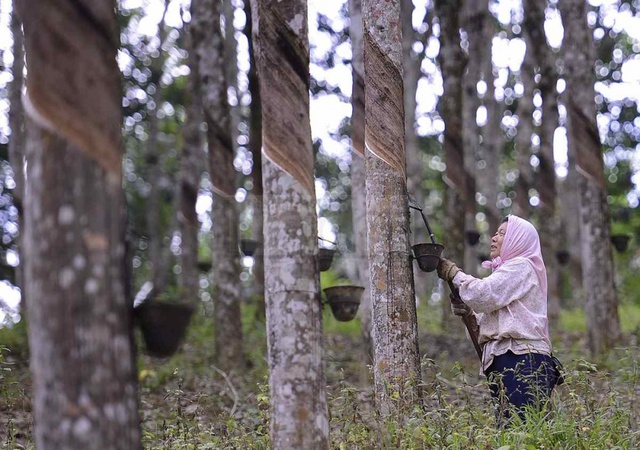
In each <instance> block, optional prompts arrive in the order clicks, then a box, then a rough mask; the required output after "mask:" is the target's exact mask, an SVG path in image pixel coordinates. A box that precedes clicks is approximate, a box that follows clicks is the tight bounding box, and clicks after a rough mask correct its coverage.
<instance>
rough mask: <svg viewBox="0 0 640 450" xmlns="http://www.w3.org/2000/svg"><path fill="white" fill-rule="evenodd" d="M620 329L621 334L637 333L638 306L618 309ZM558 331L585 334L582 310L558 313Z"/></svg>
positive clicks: (568, 310) (628, 305) (584, 318)
mask: <svg viewBox="0 0 640 450" xmlns="http://www.w3.org/2000/svg"><path fill="white" fill-rule="evenodd" d="M618 316H619V317H620V328H621V329H622V332H623V333H631V332H637V331H638V330H639V329H640V306H638V305H636V304H631V303H624V304H622V305H620V306H619V307H618ZM559 329H561V330H564V331H571V332H586V331H587V324H586V317H585V314H584V310H583V309H581V308H573V309H564V310H562V311H560V324H559Z"/></svg>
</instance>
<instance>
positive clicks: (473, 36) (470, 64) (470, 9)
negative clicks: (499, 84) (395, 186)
mask: <svg viewBox="0 0 640 450" xmlns="http://www.w3.org/2000/svg"><path fill="white" fill-rule="evenodd" d="M462 18H463V24H462V25H463V28H464V30H465V31H466V36H467V37H466V42H467V64H466V71H465V72H464V75H463V77H462V105H463V106H462V121H463V126H462V145H463V148H464V157H463V160H464V170H465V173H466V176H467V178H466V191H465V195H464V197H465V200H466V201H465V208H464V222H465V225H464V226H465V242H466V244H467V245H465V247H464V267H465V268H466V271H467V273H469V274H472V275H475V274H477V267H478V252H477V247H476V245H475V244H474V245H472V242H470V240H469V239H467V232H471V231H477V225H476V213H477V211H478V203H477V201H476V191H477V190H478V189H477V182H476V172H477V170H476V167H477V165H478V164H477V161H478V158H479V148H480V144H481V140H480V128H479V127H478V123H477V121H476V115H477V112H478V108H479V107H480V98H479V96H478V89H477V86H478V82H479V81H480V80H481V79H482V73H483V68H484V67H483V66H484V62H485V58H486V55H487V51H486V43H485V41H484V39H483V37H484V35H485V33H486V31H485V27H490V26H491V24H490V23H489V12H488V10H487V7H486V2H485V0H468V1H466V2H465V5H464V14H463V16H462ZM447 32H452V30H447ZM456 329H457V330H461V328H460V327H459V326H458V327H457V328H456Z"/></svg>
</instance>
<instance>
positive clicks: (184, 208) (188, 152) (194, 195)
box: [178, 32, 205, 304]
mask: <svg viewBox="0 0 640 450" xmlns="http://www.w3.org/2000/svg"><path fill="white" fill-rule="evenodd" d="M186 41H187V49H188V51H189V52H190V54H191V56H190V58H189V60H188V64H189V69H190V71H191V73H190V74H189V76H188V78H187V86H186V95H185V105H184V108H185V116H186V117H185V121H184V126H183V128H182V151H181V153H180V172H179V175H178V227H179V228H178V229H179V231H180V240H181V245H180V255H179V262H180V268H181V272H180V276H179V277H178V286H179V288H180V291H181V293H182V294H184V296H185V298H187V299H188V300H189V301H190V302H192V303H193V304H196V303H197V300H198V294H199V291H200V273H199V270H198V235H199V231H200V222H199V221H198V215H197V213H196V201H197V200H198V191H199V188H200V178H201V177H202V168H203V166H204V162H205V153H204V151H203V150H204V140H203V136H202V132H201V131H200V130H201V129H200V124H201V123H202V121H203V119H202V101H201V98H200V80H199V73H198V64H197V61H196V60H195V58H194V57H193V53H194V51H193V43H192V42H191V36H190V33H189V32H187V35H186Z"/></svg>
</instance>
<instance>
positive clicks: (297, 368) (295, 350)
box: [251, 0, 329, 449]
mask: <svg viewBox="0 0 640 450" xmlns="http://www.w3.org/2000/svg"><path fill="white" fill-rule="evenodd" d="M251 8H252V10H251V12H252V20H253V36H254V38H255V40H254V49H255V58H256V63H257V68H258V76H259V80H260V92H261V95H262V118H263V121H262V124H263V127H262V142H263V152H264V153H263V155H264V156H265V157H264V158H263V162H262V174H263V187H264V236H265V241H264V260H265V301H266V310H267V343H268V350H269V387H270V394H271V430H270V436H271V445H272V446H273V448H275V449H290V448H314V449H316V448H318V449H320V448H328V446H329V423H328V410H327V401H326V392H325V378H324V369H323V351H322V306H321V303H320V295H319V294H320V292H319V290H320V278H319V276H318V271H317V269H318V267H317V262H316V255H317V253H318V242H317V239H318V230H317V228H318V225H317V215H316V197H315V186H314V179H313V148H312V143H311V125H310V121H309V84H310V80H309V70H308V67H309V41H308V28H307V26H308V22H307V6H306V2H304V1H302V0H298V1H289V2H280V1H279V0H252V2H251Z"/></svg>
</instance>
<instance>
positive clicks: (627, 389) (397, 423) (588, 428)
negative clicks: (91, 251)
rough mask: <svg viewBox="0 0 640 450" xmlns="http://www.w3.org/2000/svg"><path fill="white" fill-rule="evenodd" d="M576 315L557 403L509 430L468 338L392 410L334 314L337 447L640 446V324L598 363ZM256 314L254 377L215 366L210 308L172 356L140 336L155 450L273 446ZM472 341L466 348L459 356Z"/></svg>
mask: <svg viewBox="0 0 640 450" xmlns="http://www.w3.org/2000/svg"><path fill="white" fill-rule="evenodd" d="M326 309H328V308H326ZM638 311H639V310H634V311H633V314H636V315H637V313H638ZM565 314H567V315H568V318H567V317H563V320H562V324H563V326H564V325H567V324H572V323H573V324H574V325H573V326H571V327H568V328H569V331H566V330H564V329H563V331H561V332H555V333H553V334H554V336H553V338H554V344H555V348H556V354H557V355H558V356H559V357H560V359H561V360H562V361H563V362H564V364H565V372H566V373H565V376H566V382H565V384H564V385H562V386H560V387H559V388H557V389H556V390H555V392H554V394H553V399H552V402H551V405H550V406H549V408H548V409H547V410H546V411H544V412H542V413H536V412H533V411H528V412H527V421H526V423H519V422H513V423H512V424H511V426H510V427H508V428H499V427H497V426H496V420H495V411H494V409H493V405H492V402H491V400H490V396H489V393H488V387H487V386H486V384H485V381H484V379H483V378H482V377H481V376H480V375H479V374H478V367H477V362H476V360H475V357H474V353H473V349H472V348H470V345H469V343H468V342H467V341H465V340H457V339H456V338H453V337H447V336H443V335H436V334H433V333H432V332H428V333H424V334H423V335H421V341H420V346H421V349H422V350H423V351H425V350H428V351H426V352H425V356H424V357H423V360H422V371H423V374H422V379H423V384H422V388H423V401H422V406H416V407H414V408H413V409H411V410H402V411H399V412H398V413H397V414H391V415H387V416H381V415H380V414H379V413H378V412H377V410H376V408H375V407H374V395H373V391H372V388H371V384H370V382H369V380H368V375H369V372H368V369H367V367H366V366H365V365H364V364H362V363H361V362H360V361H362V359H363V356H362V352H363V350H361V344H360V337H359V322H358V321H353V322H350V323H338V322H336V321H335V320H334V319H333V318H332V317H331V316H330V313H329V312H328V311H325V351H326V361H327V362H326V376H327V382H328V404H329V409H330V440H331V445H330V446H331V448H332V449H378V448H385V449H387V448H388V449H475V448H479V449H500V450H507V449H554V450H555V449H616V448H619V449H632V448H639V447H640V426H639V422H640V420H639V419H640V408H639V406H640V405H638V404H637V403H638V401H639V399H640V350H639V349H638V347H637V342H636V333H634V329H635V328H637V324H636V325H635V326H630V325H629V326H627V327H626V333H625V342H624V346H621V347H620V348H619V349H616V350H614V351H612V352H611V353H610V354H608V355H606V357H603V358H601V359H599V360H597V361H594V360H591V359H589V358H588V356H587V354H586V350H585V348H586V347H585V342H584V341H585V339H584V334H583V332H581V327H580V325H579V324H578V325H575V324H576V323H577V322H579V319H577V314H576V313H575V312H571V311H570V312H567V313H565ZM629 314H632V312H629ZM255 316H256V314H255V311H254V310H252V309H251V308H247V309H246V311H245V321H244V324H243V327H244V333H245V334H244V345H245V349H246V356H247V363H248V364H247V369H246V371H244V372H243V373H237V374H234V373H223V372H222V371H220V370H218V369H217V368H216V367H215V366H213V364H212V361H213V355H212V351H213V348H214V346H213V331H212V328H211V326H210V323H211V320H210V317H208V315H206V314H200V315H197V316H196V317H195V319H194V321H193V323H192V324H191V326H190V329H189V333H188V336H187V338H186V340H185V342H184V344H183V346H182V349H181V351H180V352H178V353H177V354H176V355H175V356H173V357H172V358H169V359H152V358H150V357H148V356H146V355H144V348H143V345H142V343H141V340H140V339H138V342H139V343H140V344H139V345H140V358H139V380H140V410H141V417H142V430H143V435H142V439H143V445H144V448H146V449H268V448H270V443H269V414H270V411H269V388H268V377H267V362H266V357H265V349H266V343H265V332H264V324H261V323H260V322H256V321H255V319H254V318H255ZM5 336H6V339H4V337H5ZM0 338H3V342H8V343H10V345H3V347H2V349H1V350H0V419H1V422H0V439H1V441H0V442H1V445H2V448H7V449H15V448H34V444H33V439H32V434H31V432H32V431H31V427H32V425H33V420H32V417H31V410H30V403H29V401H28V398H29V396H30V381H29V379H30V378H29V373H28V364H27V354H28V352H27V351H26V341H25V334H24V330H22V329H21V328H20V327H18V328H17V329H15V330H6V329H5V330H0ZM138 338H139V336H138ZM11 346H14V347H15V348H16V350H15V351H14V350H13V349H12V348H11ZM461 349H462V356H460V357H457V356H456V357H452V355H459V352H460V350H461ZM467 350H468V352H467ZM456 352H458V353H456ZM427 354H428V355H429V356H427Z"/></svg>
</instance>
